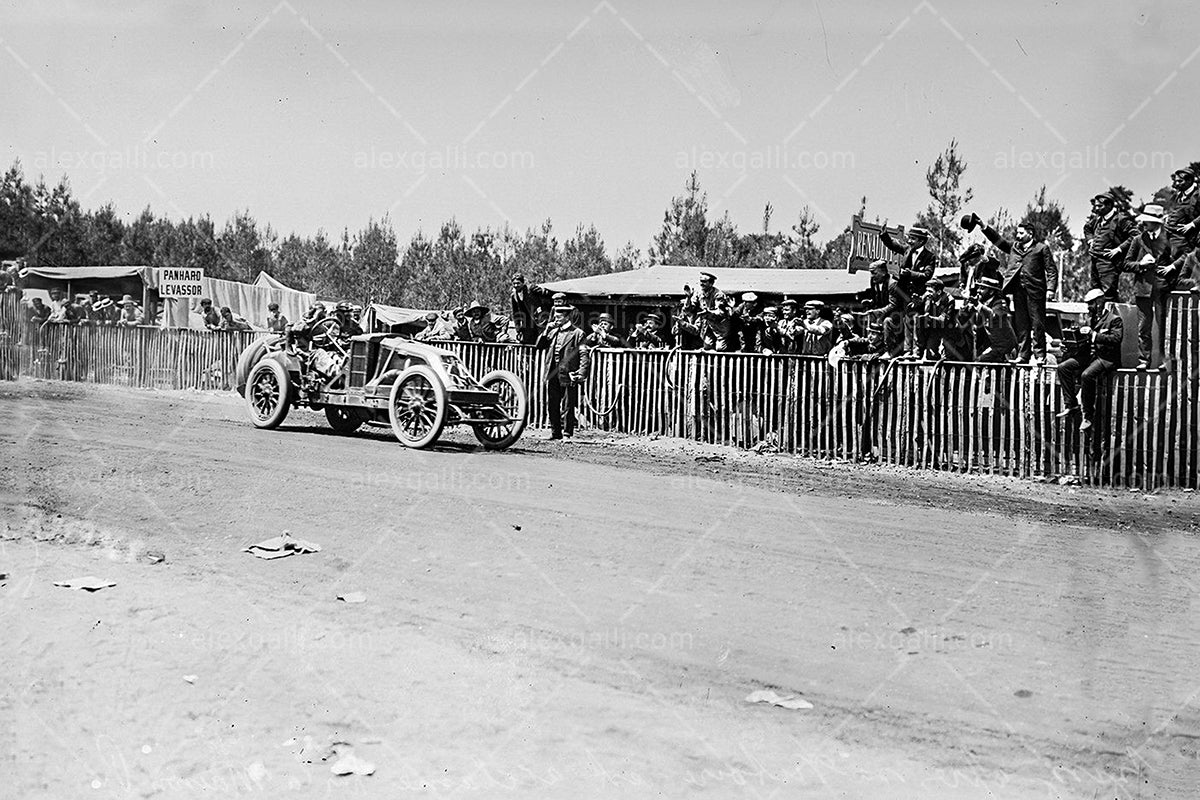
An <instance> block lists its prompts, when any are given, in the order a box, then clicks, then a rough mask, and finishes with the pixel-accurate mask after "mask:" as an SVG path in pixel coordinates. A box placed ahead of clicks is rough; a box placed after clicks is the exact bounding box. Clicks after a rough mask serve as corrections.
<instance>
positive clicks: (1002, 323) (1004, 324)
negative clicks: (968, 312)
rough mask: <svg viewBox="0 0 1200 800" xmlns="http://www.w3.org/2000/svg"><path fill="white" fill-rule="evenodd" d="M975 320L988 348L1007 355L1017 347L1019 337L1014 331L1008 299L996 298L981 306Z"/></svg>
mask: <svg viewBox="0 0 1200 800" xmlns="http://www.w3.org/2000/svg"><path fill="white" fill-rule="evenodd" d="M975 320H976V325H977V326H978V328H979V330H980V331H982V332H983V336H984V338H985V339H986V340H987V346H988V347H992V348H995V349H996V350H997V351H999V352H1001V353H1007V352H1008V351H1010V350H1012V349H1013V348H1015V347H1016V346H1017V335H1016V333H1015V331H1014V330H1013V325H1012V315H1011V313H1010V312H1009V310H1008V298H1007V297H1003V296H1001V297H995V298H993V299H992V300H990V301H989V302H987V303H983V304H981V305H980V306H979V308H978V309H977V310H976V312H975Z"/></svg>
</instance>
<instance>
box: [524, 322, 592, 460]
mask: <svg viewBox="0 0 1200 800" xmlns="http://www.w3.org/2000/svg"><path fill="white" fill-rule="evenodd" d="M572 311H573V309H572V308H571V306H569V305H567V304H566V302H565V301H560V302H559V303H556V304H555V306H554V308H553V310H552V312H551V313H552V317H551V319H550V323H549V324H548V325H547V326H546V330H544V331H542V334H541V336H539V337H538V339H537V348H538V349H539V350H546V351H548V357H549V361H548V363H547V365H546V410H547V411H548V413H549V415H550V438H551V439H561V438H563V435H564V434H565V435H567V436H572V435H574V433H575V406H576V405H577V404H578V403H579V385H580V384H582V383H583V381H584V380H585V379H586V378H587V373H588V364H589V362H590V358H591V352H590V351H589V350H588V348H587V347H586V346H584V341H583V340H584V336H583V331H582V330H580V329H579V328H578V327H577V326H576V325H575V323H573V322H572V321H571V312H572Z"/></svg>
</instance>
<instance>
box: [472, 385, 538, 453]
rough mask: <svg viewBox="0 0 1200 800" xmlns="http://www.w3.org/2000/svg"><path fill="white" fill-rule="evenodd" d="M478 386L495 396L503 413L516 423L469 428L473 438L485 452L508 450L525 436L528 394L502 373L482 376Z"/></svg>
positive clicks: (523, 386)
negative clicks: (495, 393)
mask: <svg viewBox="0 0 1200 800" xmlns="http://www.w3.org/2000/svg"><path fill="white" fill-rule="evenodd" d="M479 383H480V385H481V386H483V388H485V389H489V390H491V391H495V392H498V393H499V394H500V404H501V406H502V407H503V409H504V411H505V412H506V413H507V415H508V416H510V417H514V418H515V419H516V420H517V421H516V422H513V423H511V424H510V425H503V426H499V425H496V426H488V425H480V424H475V425H472V426H471V427H472V429H473V430H474V431H475V438H476V439H478V440H479V443H480V444H482V445H483V446H484V448H485V449H487V450H504V449H505V448H508V447H512V446H513V445H514V444H516V442H517V440H518V439H520V438H521V434H522V433H524V432H525V423H526V422H528V420H529V394H528V393H527V392H526V391H525V384H524V383H522V382H521V379H520V378H518V377H517V376H516V375H514V374H513V373H511V372H509V371H507V370H502V369H498V370H493V371H492V372H489V373H488V374H487V375H484V376H483V377H482V378H481V379H480V380H479Z"/></svg>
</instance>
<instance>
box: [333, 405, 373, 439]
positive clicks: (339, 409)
mask: <svg viewBox="0 0 1200 800" xmlns="http://www.w3.org/2000/svg"><path fill="white" fill-rule="evenodd" d="M325 419H327V420H329V427H331V428H333V429H334V430H335V431H337V432H338V433H354V432H355V431H356V430H358V429H359V428H360V427H361V426H362V424H363V421H364V420H363V416H362V414H360V413H359V411H358V409H356V408H346V407H344V406H325Z"/></svg>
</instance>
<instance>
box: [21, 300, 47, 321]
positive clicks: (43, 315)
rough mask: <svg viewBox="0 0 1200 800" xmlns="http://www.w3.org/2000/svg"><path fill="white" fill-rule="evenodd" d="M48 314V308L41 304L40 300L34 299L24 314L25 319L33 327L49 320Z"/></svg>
mask: <svg viewBox="0 0 1200 800" xmlns="http://www.w3.org/2000/svg"><path fill="white" fill-rule="evenodd" d="M50 314H51V310H50V306H48V305H46V304H45V303H43V302H42V298H40V297H35V298H33V301H32V302H31V303H30V305H29V311H28V312H26V316H25V319H27V320H28V321H29V322H31V323H33V324H34V325H41V324H43V323H44V322H46V320H48V319H50Z"/></svg>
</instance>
